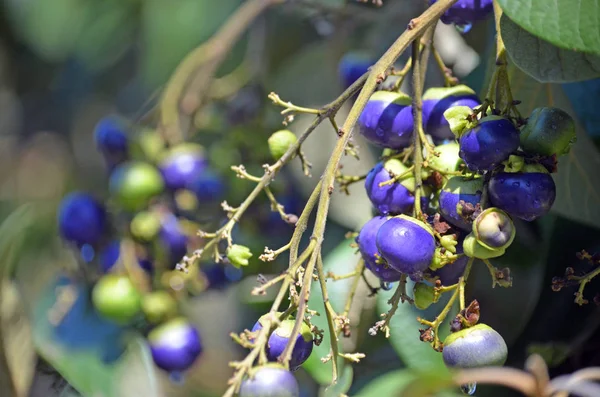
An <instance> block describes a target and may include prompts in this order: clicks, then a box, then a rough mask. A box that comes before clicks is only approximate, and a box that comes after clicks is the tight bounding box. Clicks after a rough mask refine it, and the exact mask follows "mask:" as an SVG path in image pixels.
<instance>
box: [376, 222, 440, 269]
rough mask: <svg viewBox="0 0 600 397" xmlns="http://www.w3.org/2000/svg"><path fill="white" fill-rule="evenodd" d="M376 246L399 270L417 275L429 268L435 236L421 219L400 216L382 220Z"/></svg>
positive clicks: (389, 262)
mask: <svg viewBox="0 0 600 397" xmlns="http://www.w3.org/2000/svg"><path fill="white" fill-rule="evenodd" d="M376 243H377V249H378V250H379V253H380V254H381V256H382V257H383V258H384V259H385V260H386V261H387V262H388V264H389V265H390V266H391V267H393V268H394V269H396V270H398V271H399V272H402V273H405V274H408V275H413V276H418V275H419V274H421V273H422V272H423V271H425V269H427V268H428V267H429V264H430V263H431V260H432V259H433V254H434V252H435V239H434V237H433V232H432V231H431V229H430V227H429V226H428V225H426V224H424V223H423V222H421V221H419V220H417V219H414V218H411V217H408V216H406V215H399V216H396V217H393V218H391V219H390V220H388V221H387V222H385V223H384V224H383V225H381V227H379V231H378V232H377V237H376Z"/></svg>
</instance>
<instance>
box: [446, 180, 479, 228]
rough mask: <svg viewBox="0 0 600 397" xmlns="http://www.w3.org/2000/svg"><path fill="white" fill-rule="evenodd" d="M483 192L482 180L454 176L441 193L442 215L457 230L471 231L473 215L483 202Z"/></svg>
mask: <svg viewBox="0 0 600 397" xmlns="http://www.w3.org/2000/svg"><path fill="white" fill-rule="evenodd" d="M482 192H483V179H482V178H465V177H462V176H454V177H452V178H450V179H448V181H447V182H446V184H445V185H444V187H443V188H442V191H441V192H440V197H439V204H438V206H439V211H440V214H441V215H442V216H443V217H444V219H445V220H447V221H448V222H449V223H451V224H452V225H454V226H456V227H457V228H459V229H462V230H466V231H469V230H471V224H472V219H471V215H472V214H473V211H474V209H475V206H476V205H477V204H479V202H480V201H481V193H482Z"/></svg>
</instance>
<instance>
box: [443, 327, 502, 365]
mask: <svg viewBox="0 0 600 397" xmlns="http://www.w3.org/2000/svg"><path fill="white" fill-rule="evenodd" d="M507 355H508V348H507V346H506V342H505V341H504V339H503V338H502V336H501V335H500V334H499V333H498V332H496V331H495V330H494V329H493V328H491V327H490V326H488V325H486V324H477V325H475V326H473V327H470V328H466V329H463V330H460V331H458V332H455V333H452V334H450V335H448V337H447V338H446V340H445V341H444V350H443V351H442V357H443V359H444V363H445V364H446V365H447V366H448V367H450V368H478V367H487V366H500V365H503V364H504V363H505V362H506V356H507Z"/></svg>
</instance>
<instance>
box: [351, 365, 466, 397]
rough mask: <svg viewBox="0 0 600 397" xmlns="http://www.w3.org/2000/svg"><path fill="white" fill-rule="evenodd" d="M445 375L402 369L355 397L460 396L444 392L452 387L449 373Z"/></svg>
mask: <svg viewBox="0 0 600 397" xmlns="http://www.w3.org/2000/svg"><path fill="white" fill-rule="evenodd" d="M445 375H446V376H445ZM445 375H444V374H442V375H440V374H438V373H435V372H429V373H420V372H414V371H411V370H408V369H401V370H398V371H393V372H389V373H387V374H385V375H382V376H380V377H378V378H377V379H375V380H373V381H372V382H371V383H369V384H367V385H366V386H365V387H363V388H362V389H361V390H360V391H359V392H358V394H356V395H355V396H354V397H381V396H386V397H387V396H389V397H404V396H412V397H426V396H437V397H453V396H459V395H460V394H459V393H454V392H450V391H444V389H447V388H448V386H449V385H451V381H450V378H449V377H448V376H449V373H448V372H446V374H445Z"/></svg>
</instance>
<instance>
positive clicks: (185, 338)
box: [148, 317, 203, 372]
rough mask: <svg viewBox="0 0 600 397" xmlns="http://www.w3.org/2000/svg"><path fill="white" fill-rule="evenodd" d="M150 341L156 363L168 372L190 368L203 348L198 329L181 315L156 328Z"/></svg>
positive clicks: (150, 334)
mask: <svg viewBox="0 0 600 397" xmlns="http://www.w3.org/2000/svg"><path fill="white" fill-rule="evenodd" d="M148 342H149V345H150V351H151V353H152V359H153V360H154V363H155V364H156V366H157V367H159V368H161V369H162V370H164V371H167V372H182V371H185V370H187V369H189V368H190V367H191V366H192V365H193V364H194V363H195V362H196V360H197V359H198V357H199V356H200V354H201V353H202V350H203V349H202V342H201V340H200V334H199V333H198V330H197V329H196V328H195V327H194V326H193V325H192V324H190V323H189V322H188V321H187V320H186V319H184V318H181V317H178V318H174V319H172V320H169V321H168V322H166V323H164V324H161V325H159V326H158V327H156V328H154V329H153V330H152V331H151V332H150V333H149V334H148Z"/></svg>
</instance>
